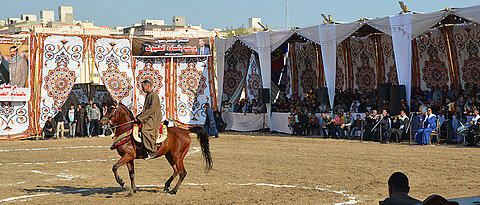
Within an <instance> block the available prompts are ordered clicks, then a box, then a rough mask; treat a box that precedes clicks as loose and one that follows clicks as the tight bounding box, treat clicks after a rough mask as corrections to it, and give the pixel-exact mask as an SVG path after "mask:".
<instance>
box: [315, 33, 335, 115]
mask: <svg viewBox="0 0 480 205" xmlns="http://www.w3.org/2000/svg"><path fill="white" fill-rule="evenodd" d="M336 26H337V24H322V25H319V26H318V31H319V35H320V42H323V44H321V48H322V60H323V68H324V72H325V81H326V82H327V89H328V96H329V100H330V107H331V108H333V101H334V98H335V77H336V71H337V56H336V54H337V52H336V51H337V41H335V39H336V37H337V35H336V34H337V30H336Z"/></svg>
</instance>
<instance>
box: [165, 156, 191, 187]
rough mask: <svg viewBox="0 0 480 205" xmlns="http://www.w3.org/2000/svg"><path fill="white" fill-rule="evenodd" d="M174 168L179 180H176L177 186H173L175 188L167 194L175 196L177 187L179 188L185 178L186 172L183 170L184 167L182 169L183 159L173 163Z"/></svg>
mask: <svg viewBox="0 0 480 205" xmlns="http://www.w3.org/2000/svg"><path fill="white" fill-rule="evenodd" d="M175 166H176V167H177V172H178V173H179V175H180V178H179V179H178V182H177V185H175V188H173V189H172V190H171V191H169V192H167V193H169V194H176V193H177V191H178V187H180V184H182V182H183V179H185V176H187V171H186V170H185V167H183V157H182V158H181V159H178V160H176V161H175ZM174 168H175V167H174Z"/></svg>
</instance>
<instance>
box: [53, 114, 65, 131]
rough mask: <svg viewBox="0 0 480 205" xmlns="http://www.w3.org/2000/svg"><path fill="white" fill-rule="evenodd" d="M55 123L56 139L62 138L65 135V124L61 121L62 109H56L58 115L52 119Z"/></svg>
mask: <svg viewBox="0 0 480 205" xmlns="http://www.w3.org/2000/svg"><path fill="white" fill-rule="evenodd" d="M54 120H55V123H56V124H57V134H56V135H57V138H64V137H63V135H64V133H65V124H64V123H65V122H64V121H63V112H62V108H61V107H60V108H58V113H57V115H55V117H54Z"/></svg>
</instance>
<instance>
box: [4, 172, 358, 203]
mask: <svg viewBox="0 0 480 205" xmlns="http://www.w3.org/2000/svg"><path fill="white" fill-rule="evenodd" d="M33 171H35V170H32V172H33ZM209 184H210V183H202V184H197V183H185V185H187V186H206V185H209ZM211 184H221V183H211ZM226 184H227V185H232V186H268V187H274V188H295V189H311V190H321V191H328V192H332V193H336V194H341V195H343V196H345V197H348V198H349V199H350V200H349V201H347V202H341V203H335V204H336V205H347V204H356V203H358V202H360V201H359V200H357V197H356V196H354V195H351V194H346V192H347V191H345V190H342V191H336V190H330V189H326V188H321V187H319V186H318V185H317V186H314V187H306V186H295V185H277V184H266V183H257V184H256V183H246V184H237V183H226ZM137 187H164V186H163V185H158V184H153V185H137ZM104 189H109V188H92V189H77V190H72V191H65V192H55V193H42V194H33V195H23V196H17V197H10V198H6V199H2V200H0V202H8V201H15V200H18V199H26V198H32V197H37V196H46V195H50V194H66V193H82V192H94V191H100V190H104Z"/></svg>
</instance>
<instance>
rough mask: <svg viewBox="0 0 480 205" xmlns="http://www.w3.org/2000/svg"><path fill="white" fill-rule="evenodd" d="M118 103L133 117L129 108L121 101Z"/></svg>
mask: <svg viewBox="0 0 480 205" xmlns="http://www.w3.org/2000/svg"><path fill="white" fill-rule="evenodd" d="M119 105H120V106H122V107H123V108H125V110H127V111H128V113H129V114H130V117H132V118H133V112H132V111H131V110H130V109H128V107H127V106H125V105H124V104H122V103H119Z"/></svg>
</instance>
